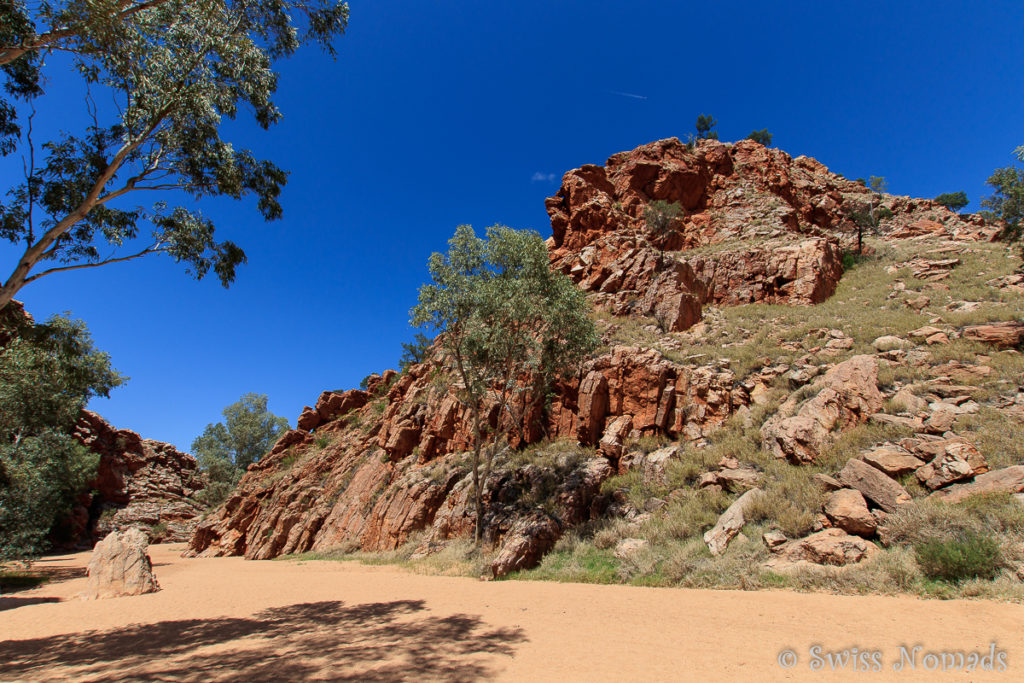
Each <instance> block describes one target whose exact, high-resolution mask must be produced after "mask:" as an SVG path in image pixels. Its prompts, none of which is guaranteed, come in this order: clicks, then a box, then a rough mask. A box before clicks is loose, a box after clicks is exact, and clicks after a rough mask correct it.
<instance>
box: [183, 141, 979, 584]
mask: <svg viewBox="0 0 1024 683" xmlns="http://www.w3.org/2000/svg"><path fill="white" fill-rule="evenodd" d="M870 197H872V195H871V194H870V193H869V191H868V190H867V189H866V188H864V187H862V186H861V185H859V184H857V183H854V182H851V181H848V180H846V179H844V178H842V177H841V176H838V175H835V174H833V173H830V172H829V171H828V170H827V169H826V168H825V167H824V166H822V165H821V164H819V163H818V162H816V161H814V160H813V159H808V158H805V157H799V158H796V159H793V158H791V157H790V156H788V155H787V154H785V153H784V152H781V151H779V150H774V149H766V148H764V147H762V146H761V145H759V144H757V143H754V142H751V141H743V142H739V143H736V144H734V145H726V144H722V143H719V142H717V141H705V142H702V143H700V144H699V145H697V146H696V147H695V148H694V149H689V148H687V147H686V146H685V145H683V144H681V143H680V142H679V141H678V140H676V139H670V140H662V141H659V142H654V143H651V144H649V145H644V146H642V147H638V148H637V149H635V150H632V151H630V152H623V153H621V154H616V155H615V156H613V157H611V158H610V159H609V160H608V162H607V163H606V165H605V166H596V165H587V166H583V167H581V168H578V169H575V170H573V171H570V172H569V173H567V174H566V175H565V176H564V179H563V184H562V187H561V189H560V190H559V192H558V194H557V195H556V196H555V197H551V198H549V199H548V200H547V202H546V205H547V210H548V213H549V215H550V217H551V225H552V231H553V237H552V239H551V240H549V248H550V256H551V263H552V267H553V268H556V269H558V270H560V271H562V272H564V273H566V274H568V275H569V276H570V277H571V278H572V279H573V280H574V281H575V282H576V283H578V285H579V286H580V287H581V289H583V290H584V291H586V292H587V293H588V296H589V299H590V300H591V302H592V303H593V304H594V305H595V306H596V307H598V308H600V309H603V310H605V311H608V312H610V313H612V314H614V315H620V316H645V317H653V318H655V319H656V320H657V322H658V324H659V325H660V327H661V330H662V331H663V332H665V333H667V334H671V333H673V332H679V331H682V330H685V329H687V328H689V327H690V326H692V325H694V324H695V323H696V322H698V321H699V320H700V319H701V316H702V308H703V307H705V306H711V305H715V306H729V305H738V304H747V303H755V302H770V303H775V304H791V305H813V304H815V303H819V302H821V301H823V300H825V299H826V298H827V297H828V296H829V295H831V294H832V292H833V291H834V290H835V287H836V283H837V282H838V281H839V278H840V277H841V276H842V258H841V253H842V249H843V248H846V247H848V246H849V245H851V244H853V243H855V241H856V228H855V226H854V224H853V222H852V221H851V220H850V218H849V216H850V213H851V212H852V211H853V210H855V209H857V208H859V206H860V204H862V203H865V202H867V201H868V200H869V198H870ZM659 200H660V201H664V202H675V203H678V204H679V206H680V207H681V209H682V215H681V217H680V218H678V219H677V220H675V221H674V223H673V224H671V225H670V226H669V229H668V230H666V231H665V232H662V233H659V234H653V233H652V231H651V229H650V228H649V227H648V221H647V219H646V218H645V213H647V212H648V210H649V209H650V208H651V204H652V202H655V201H659ZM876 201H879V202H880V203H881V204H880V205H884V206H886V207H887V208H889V209H890V211H892V212H893V216H894V217H893V218H892V219H891V220H892V221H893V222H894V225H896V226H907V225H910V224H911V223H916V222H918V221H920V220H923V219H929V220H931V217H932V216H933V215H935V216H938V217H940V218H941V219H942V220H941V223H940V225H941V226H943V227H942V229H943V230H946V231H948V232H950V233H951V234H954V233H957V232H958V231H959V233H962V234H968V233H970V231H972V230H973V231H975V233H977V232H978V230H980V228H978V226H976V225H974V224H973V223H971V222H970V221H965V220H961V219H959V218H957V217H956V216H955V214H952V213H950V212H949V211H948V210H947V209H945V207H941V206H939V205H936V204H934V202H931V201H930V200H911V199H908V198H900V197H891V196H885V197H884V198H882V199H877V198H876ZM914 229H915V230H916V229H917V228H914ZM927 229H928V230H932V226H927ZM972 234H974V233H972ZM776 374H777V373H776ZM835 374H837V373H832V374H831V375H829V377H830V378H831V377H833V375H835ZM451 385H452V382H451V381H450V378H449V377H448V376H447V375H446V373H445V372H444V370H443V368H439V367H436V366H435V365H433V364H432V363H424V364H420V365H416V366H412V367H411V368H409V369H408V370H407V371H406V372H405V373H403V374H401V375H397V374H396V373H394V372H393V371H388V372H386V373H384V374H383V375H380V376H377V375H374V376H371V378H370V381H369V382H368V386H367V391H365V392H360V391H349V392H342V393H331V392H325V393H324V394H323V395H321V396H320V399H319V400H318V401H317V402H316V405H315V406H314V407H307V408H306V409H305V410H304V411H303V413H302V415H301V417H300V420H299V422H298V426H299V430H296V431H292V432H289V433H288V434H286V435H284V437H282V439H281V440H280V441H279V442H278V444H277V445H276V446H275V447H274V449H273V451H272V452H271V453H270V454H269V455H268V456H266V457H265V458H263V459H262V460H261V461H260V462H258V463H256V464H254V465H252V466H251V467H250V468H249V471H248V472H247V473H246V475H245V477H243V479H242V481H241V483H240V485H239V487H238V489H237V490H236V491H235V493H234V495H233V496H232V497H231V498H230V499H229V500H228V501H227V502H226V503H225V505H224V506H222V507H221V508H220V509H219V510H217V511H216V512H215V513H214V514H211V515H210V516H209V517H208V518H207V519H206V520H205V521H203V522H202V523H201V524H200V525H199V527H198V529H197V530H196V533H195V535H194V536H193V538H192V541H191V544H190V553H191V554H193V555H234V554H244V555H245V556H246V557H249V558H253V559H264V558H270V557H275V556H277V555H281V554H284V553H294V552H302V551H307V550H322V549H328V548H336V547H348V548H361V549H363V550H367V551H380V550H390V549H393V548H396V547H398V546H400V545H403V544H405V543H408V542H410V541H415V542H416V543H417V550H416V552H417V553H429V552H432V551H433V550H435V549H436V548H437V547H439V546H440V545H442V544H443V543H445V542H446V541H447V540H448V539H452V538H467V537H470V536H471V535H472V533H473V529H474V524H475V517H474V516H475V512H474V509H473V505H472V503H471V496H470V491H471V481H470V477H469V466H468V461H467V455H466V451H468V450H469V449H470V448H471V447H472V434H471V429H470V425H469V421H468V419H467V411H466V409H465V407H464V406H463V405H462V404H461V403H460V402H459V400H458V399H457V398H456V396H455V394H454V393H452V390H451ZM756 388H757V387H756V386H755V385H754V384H751V383H749V382H744V383H740V382H737V378H736V377H735V375H734V374H733V373H732V372H731V371H730V370H729V369H727V368H724V367H721V366H719V365H717V364H714V363H711V364H707V365H700V364H696V363H688V364H682V363H677V362H673V361H672V360H670V359H668V358H666V357H665V356H663V355H662V354H661V353H660V352H658V351H655V350H653V349H650V348H643V347H638V346H615V347H612V348H610V349H606V350H605V351H604V352H603V353H602V354H601V355H599V356H596V357H594V358H592V359H590V360H589V361H588V362H586V363H584V364H583V366H582V367H581V368H580V371H579V372H578V373H577V374H576V376H575V377H571V378H564V379H563V381H562V382H561V383H560V384H558V385H557V386H556V387H555V388H554V392H553V395H552V396H551V398H550V401H549V402H547V404H546V405H545V407H544V409H543V410H542V411H541V410H533V411H527V413H528V415H529V417H530V419H529V421H528V424H526V425H516V424H509V423H508V422H507V421H502V422H500V423H499V419H498V416H497V415H496V410H490V411H486V410H485V413H486V414H487V417H488V420H489V422H490V425H491V427H493V428H494V429H496V430H497V432H498V433H499V434H504V435H507V436H508V442H509V443H510V444H511V445H512V446H514V447H515V448H517V449H520V450H521V449H522V448H523V447H524V446H529V447H531V448H535V449H538V450H537V451H531V452H530V454H529V455H528V456H515V455H512V456H502V458H500V459H499V460H500V461H499V463H498V465H497V466H496V468H495V471H494V473H493V474H492V476H491V477H490V479H489V480H488V481H486V482H484V484H483V491H484V499H485V508H486V512H485V517H486V518H485V520H484V525H483V526H484V529H485V531H484V540H485V542H486V543H488V544H489V545H491V546H494V547H497V548H498V553H497V556H496V557H497V559H496V560H495V563H494V565H493V566H492V572H493V573H494V575H496V576H498V575H502V574H504V573H507V572H510V571H515V570H518V569H523V568H528V567H530V566H533V565H534V564H535V563H536V562H537V561H539V559H540V557H541V556H542V555H543V554H544V552H546V551H547V550H548V549H549V548H550V547H552V546H553V545H554V543H555V542H556V541H557V539H558V537H559V536H560V535H561V534H562V533H564V531H565V530H566V529H568V528H570V527H572V526H574V525H577V524H580V523H583V522H586V521H587V520H589V519H591V518H593V517H594V516H596V515H600V514H602V513H603V511H604V510H605V508H606V507H607V506H609V505H612V504H616V503H615V501H610V500H608V499H607V497H606V496H605V495H604V494H602V492H601V483H602V482H603V481H604V480H605V479H607V478H608V477H610V476H612V475H613V474H614V473H615V472H617V471H619V470H620V469H621V470H624V469H626V468H627V467H628V463H620V458H622V456H623V455H625V454H626V453H625V451H627V450H628V448H629V446H630V442H631V441H632V440H635V439H638V438H640V437H644V436H655V435H659V436H667V437H669V438H671V439H675V440H681V441H690V442H696V441H699V440H702V439H704V438H705V437H707V436H708V435H709V434H710V433H711V432H712V431H713V430H714V429H716V428H717V427H718V426H719V425H721V424H722V423H723V422H724V421H725V420H726V419H727V418H729V417H730V416H731V415H733V414H735V413H736V411H737V410H740V409H742V408H744V407H745V406H747V405H748V404H750V402H751V392H754V391H755V390H756ZM761 388H762V389H763V388H764V387H763V386H762V387H761ZM873 388H874V387H873V385H872V389H873ZM874 391H875V393H876V394H877V390H874ZM833 393H835V392H833ZM847 398H848V397H847ZM876 399H878V397H876V396H875V395H874V394H872V395H870V396H868V397H867V399H865V400H866V401H867V402H868V403H871V404H872V405H865V406H861V405H859V404H857V405H854V401H852V400H846V401H844V402H842V405H840V404H839V403H837V402H834V403H836V405H835V406H833V405H832V404H831V403H829V404H828V405H825V406H824V408H828V409H829V410H832V409H833V408H834V409H835V412H836V415H835V417H834V420H833V422H835V423H837V424H840V423H841V424H842V425H843V426H845V425H847V423H850V424H852V423H855V422H862V421H863V420H864V419H866V418H867V415H868V414H870V412H874V411H875V410H877V407H876V406H874V405H873V404H874V403H876V402H877V403H880V399H878V400H876ZM823 401H824V399H823ZM851 406H852V407H851ZM824 408H823V409H824ZM851 411H852V412H851ZM808 419H810V418H808ZM823 429H824V428H823ZM310 430H312V432H310Z"/></svg>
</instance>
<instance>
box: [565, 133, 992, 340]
mask: <svg viewBox="0 0 1024 683" xmlns="http://www.w3.org/2000/svg"><path fill="white" fill-rule="evenodd" d="M871 197H872V194H871V193H870V192H869V190H867V188H865V187H863V186H862V185H860V184H858V183H855V182H852V181H849V180H846V179H845V178H842V177H841V176H838V175H836V174H833V173H831V172H829V171H828V169H826V168H825V167H824V166H823V165H821V164H820V163H818V162H817V161H815V160H813V159H809V158H807V157H797V158H796V159H794V158H792V157H790V156H789V155H787V154H786V153H785V152H782V151H781V150H777V149H766V148H765V147H763V146H761V145H759V144H758V143H756V142H752V141H749V140H743V141H740V142H737V143H735V144H725V143H721V142H718V141H714V140H706V141H702V142H700V143H699V144H697V145H696V146H694V147H693V148H690V147H688V146H687V145H684V144H682V143H681V142H680V141H679V140H677V139H675V138H670V139H667V140H659V141H657V142H652V143H650V144H647V145H643V146H641V147H637V148H636V149H634V150H631V151H629V152H622V153H620V154H616V155H614V156H612V157H611V158H609V159H608V161H607V162H606V163H605V165H604V166H596V165H592V164H588V165H586V166H583V167H581V168H578V169H575V170H572V171H569V172H568V173H566V174H565V176H563V180H562V186H561V188H560V189H559V191H558V193H557V194H556V195H555V196H554V197H550V198H549V199H548V200H547V202H546V205H547V210H548V214H549V216H550V217H551V227H552V233H553V235H552V240H551V247H552V251H551V258H552V262H553V264H554V266H555V267H556V268H558V269H560V270H561V271H562V272H565V273H567V274H568V275H569V276H570V277H572V278H573V280H574V281H576V282H578V283H579V285H580V287H581V288H583V289H584V290H585V291H587V292H590V293H592V295H593V299H594V301H595V303H596V304H597V305H598V306H599V307H601V308H604V309H606V310H608V311H610V312H611V313H613V314H615V315H637V314H639V315H647V316H651V317H654V318H656V319H657V320H658V322H659V323H660V325H661V326H662V328H663V329H664V330H666V331H681V330H685V329H686V328H688V327H690V326H691V325H693V324H694V323H696V322H697V321H699V320H700V318H701V307H702V306H704V305H707V304H715V305H738V304H745V303H757V302H763V303H785V304H793V305H806V304H814V303H820V302H821V301H824V300H825V299H826V298H827V297H828V296H829V295H831V294H832V292H833V291H835V287H836V283H837V282H838V281H839V278H840V277H841V276H842V272H843V269H842V264H841V258H840V254H841V250H842V249H843V248H849V247H850V246H852V244H853V243H854V240H855V235H856V227H855V224H854V222H853V220H852V218H851V216H852V215H853V214H854V213H855V212H857V211H859V210H861V209H862V208H863V206H864V205H866V204H867V203H868V202H869V201H871V199H870V198H871ZM874 201H876V202H877V203H878V204H879V206H884V207H885V208H886V209H888V210H889V211H890V212H892V217H891V218H889V219H888V221H887V225H888V227H889V229H891V230H892V231H893V232H894V233H897V232H899V233H900V234H903V233H908V231H909V234H938V233H942V234H948V235H951V236H956V237H958V238H960V239H966V238H971V239H991V238H992V236H993V235H994V234H995V232H996V230H995V229H992V228H987V227H986V226H985V225H984V222H983V221H981V219H980V218H978V219H976V218H964V217H961V216H959V215H957V214H954V213H952V212H950V211H949V210H948V209H946V208H945V207H943V206H941V205H938V204H935V203H934V202H932V201H929V200H919V199H910V198H908V197H893V196H889V195H885V196H883V197H882V198H881V199H880V200H878V199H875V200H874ZM657 202H667V203H671V204H675V205H677V206H678V210H679V213H680V215H679V216H678V217H677V218H675V219H674V220H672V221H670V228H669V229H668V230H667V231H664V232H662V233H659V234H655V233H654V232H653V231H652V228H651V227H650V226H649V221H648V220H647V215H648V212H650V211H652V210H656V208H657V206H658V204H657ZM935 218H939V219H941V222H939V221H936V220H934V219H935ZM928 221H930V222H928ZM921 230H924V233H919V232H916V231H921Z"/></svg>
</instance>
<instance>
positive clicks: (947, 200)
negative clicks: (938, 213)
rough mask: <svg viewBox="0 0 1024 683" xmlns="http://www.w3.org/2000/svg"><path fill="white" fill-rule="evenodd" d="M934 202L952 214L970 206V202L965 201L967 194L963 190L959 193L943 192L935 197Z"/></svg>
mask: <svg viewBox="0 0 1024 683" xmlns="http://www.w3.org/2000/svg"><path fill="white" fill-rule="evenodd" d="M935 201H936V202H937V203H939V204H942V205H943V206H944V207H946V208H947V209H949V210H950V211H954V212H955V211H959V210H960V209H962V208H964V207H965V206H967V205H968V204H970V201H969V200H968V199H967V193H966V192H964V191H963V190H961V191H959V192H945V193H943V194H940V195H939V196H938V197H936V198H935Z"/></svg>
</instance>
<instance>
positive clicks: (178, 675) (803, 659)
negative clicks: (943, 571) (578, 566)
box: [0, 544, 1024, 683]
mask: <svg viewBox="0 0 1024 683" xmlns="http://www.w3.org/2000/svg"><path fill="white" fill-rule="evenodd" d="M182 548H183V546H182V545H180V544H173V545H162V546H153V547H152V548H151V549H150V554H151V557H152V558H153V562H154V565H155V571H156V573H157V578H158V580H159V581H160V584H161V586H162V587H163V590H162V591H160V592H159V593H155V594H151V595H144V596H138V597H127V598H115V599H108V600H98V601H83V600H80V599H76V598H75V595H76V594H77V593H78V592H79V591H81V590H82V589H83V587H84V584H85V579H83V578H73V579H69V580H65V581H62V582H59V583H51V584H49V585H45V586H43V587H41V588H37V589H35V590H31V591H22V592H18V593H14V594H11V595H8V596H4V597H2V598H0V680H5V681H6V680H26V681H43V680H93V681H178V680H184V681H220V680H238V681H245V682H247V683H248V682H252V681H271V680H273V681H277V680H280V681H295V680H360V681H366V680H371V681H373V680H381V681H390V680H401V679H409V680H478V679H485V678H495V679H498V680H507V681H575V680H581V681H582V680H585V681H601V680H607V681H644V680H693V681H714V680H745V681H750V682H752V681H762V680H811V679H815V680H830V681H831V680H851V681H860V680H893V679H897V680H922V681H924V680H929V681H930V680H949V681H961V680H975V681H978V680H998V681H1019V680H1024V606H1020V605H1010V604H1001V603H993V602H980V601H979V602H973V601H949V602H940V601H925V600H918V599H914V598H908V597H899V598H892V597H848V596H834V595H824V594H799V593H792V592H786V591H769V592H738V591H705V590H684V589H660V588H634V587H628V586H592V585H579V584H557V583H542V582H519V581H504V582H482V581H474V580H471V579H462V578H445V577H433V576H420V575H416V574H412V573H409V572H405V571H402V570H399V569H395V568H389V567H366V566H362V565H359V564H355V563H349V562H324V561H317V562H295V561H280V562H247V561H245V560H242V559H240V558H223V559H202V560H185V559H181V558H180V557H179V554H180V552H181V550H182ZM87 559H88V554H87V553H82V554H78V555H68V556H62V557H55V558H48V559H47V560H45V561H44V564H45V565H47V566H51V567H61V566H63V567H82V566H84V565H85V563H86V561H87ZM67 573H70V572H67ZM46 599H50V600H53V599H59V602H44V601H43V600H46ZM993 642H994V643H995V644H996V647H997V649H998V650H1000V651H1002V652H1004V653H1005V657H1006V660H1005V661H1006V665H1007V670H1006V671H1004V672H996V673H986V672H979V671H977V670H976V671H974V672H973V673H971V674H965V673H963V672H953V671H947V672H945V673H943V672H942V671H941V670H940V671H938V672H936V671H932V672H928V671H925V669H924V667H925V665H926V664H934V663H935V662H936V661H938V660H928V661H927V662H925V661H924V660H923V655H924V653H925V652H928V651H942V650H951V651H952V650H960V651H968V652H969V651H971V650H973V651H978V652H980V653H982V654H988V652H989V648H990V643H993ZM815 644H818V645H821V646H823V648H824V650H842V649H844V648H851V647H858V648H860V650H862V651H863V650H865V649H867V650H869V651H875V650H877V651H879V652H880V653H881V654H880V655H879V661H880V663H881V665H882V671H880V672H865V671H863V669H864V667H865V666H871V665H872V660H871V659H869V658H868V659H866V664H865V661H860V662H859V668H860V669H861V670H860V671H859V672H853V671H852V670H851V668H850V666H851V665H849V664H848V665H847V672H846V673H845V674H843V673H834V672H832V671H831V670H830V669H829V668H828V665H827V664H826V669H825V671H824V672H817V673H816V672H813V671H812V670H811V668H810V664H811V662H812V659H811V657H810V654H809V648H810V647H811V646H813V645H815ZM901 645H906V646H908V649H909V648H910V647H913V646H914V645H921V646H923V648H924V649H923V650H921V651H920V652H919V655H918V660H917V670H916V671H913V672H911V671H908V670H907V669H906V668H905V669H904V671H902V672H895V671H894V670H893V668H892V665H893V663H894V662H896V661H899V659H900V654H899V647H900V646H901ZM785 648H792V649H793V650H794V651H795V653H796V654H797V657H798V660H797V664H796V666H795V667H794V668H792V669H788V670H785V669H782V668H781V667H780V666H779V663H778V657H779V653H780V651H782V650H783V649H785Z"/></svg>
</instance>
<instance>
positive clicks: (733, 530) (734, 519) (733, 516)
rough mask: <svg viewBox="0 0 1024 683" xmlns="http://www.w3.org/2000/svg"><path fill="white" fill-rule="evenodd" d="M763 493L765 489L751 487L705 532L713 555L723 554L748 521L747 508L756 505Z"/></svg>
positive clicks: (706, 541) (705, 540) (705, 541)
mask: <svg viewBox="0 0 1024 683" xmlns="http://www.w3.org/2000/svg"><path fill="white" fill-rule="evenodd" d="M763 495H764V491H762V490H761V489H758V488H754V489H750V490H749V491H747V492H746V493H744V494H743V495H742V496H740V497H739V498H737V499H736V500H735V501H733V503H732V505H730V506H729V507H728V508H727V509H726V510H725V512H723V513H722V514H721V516H720V517H719V518H718V521H717V522H715V526H713V527H712V528H711V529H709V530H708V531H707V532H706V533H705V534H704V543H705V544H707V546H708V550H709V551H710V552H711V554H712V555H721V554H722V553H724V552H725V549H726V548H727V547H728V546H729V542H730V541H732V539H733V538H735V537H736V534H738V533H739V532H740V529H742V528H743V526H744V525H745V524H746V523H747V522H746V514H747V510H749V509H750V508H751V507H752V506H753V505H755V504H756V503H757V502H758V500H760V498H761V497H762V496H763Z"/></svg>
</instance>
